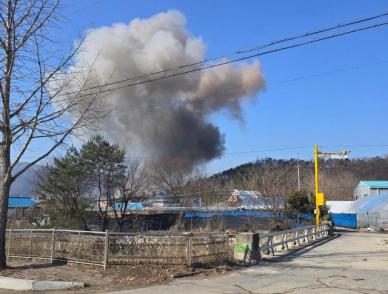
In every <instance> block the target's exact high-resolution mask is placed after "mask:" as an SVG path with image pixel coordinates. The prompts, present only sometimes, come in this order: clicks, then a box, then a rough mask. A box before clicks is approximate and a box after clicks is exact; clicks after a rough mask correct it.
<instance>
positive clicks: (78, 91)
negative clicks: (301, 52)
mask: <svg viewBox="0 0 388 294" xmlns="http://www.w3.org/2000/svg"><path fill="white" fill-rule="evenodd" d="M385 25H388V22H384V23H378V24H373V25H369V26H366V27H361V28H357V29H353V30H350V31H345V32H341V33H337V34H333V35H329V36H324V37H320V38H317V39H313V40H308V41H305V42H301V43H296V44H292V45H288V46H284V47H280V48H275V49H271V50H267V51H264V52H259V53H255V54H251V55H248V56H243V57H239V58H235V59H231V60H226V61H222V62H220V63H215V64H210V65H207V66H204V67H200V68H194V69H190V70H186V71H183V72H178V73H173V74H170V75H166V76H162V77H158V78H153V79H148V80H142V81H138V82H134V83H130V84H126V85H121V86H117V87H113V88H108V89H103V90H100V91H98V92H94V93H87V94H80V95H78V96H77V98H78V99H79V98H83V97H90V96H92V95H99V94H102V93H107V92H111V91H115V90H119V89H123V88H128V87H133V86H138V85H142V84H146V83H151V82H156V81H160V80H165V79H169V78H172V77H177V76H181V75H185V74H189V73H193V72H197V71H201V70H206V69H210V68H215V67H218V66H223V65H227V64H231V63H236V62H239V61H243V60H248V59H252V58H254V57H258V56H263V55H268V54H272V53H276V52H281V51H285V50H288V49H292V48H297V47H301V46H305V45H309V44H314V43H317V42H321V41H325V40H329V39H334V38H337V37H341V36H345V35H349V34H353V33H357V32H361V31H365V30H369V29H373V28H378V27H382V26H385ZM160 72H163V71H160ZM152 74H156V73H152ZM133 79H136V78H129V79H127V80H128V81H129V80H133ZM122 81H124V80H122ZM112 83H119V82H112ZM112 83H107V84H103V85H100V86H94V87H90V88H85V89H81V90H77V91H71V92H66V93H63V94H60V95H58V96H67V95H71V94H79V93H80V92H83V91H87V90H92V89H95V88H103V87H106V86H110V85H112ZM120 83H121V81H120ZM65 101H68V99H62V100H53V101H52V102H54V103H59V102H65Z"/></svg>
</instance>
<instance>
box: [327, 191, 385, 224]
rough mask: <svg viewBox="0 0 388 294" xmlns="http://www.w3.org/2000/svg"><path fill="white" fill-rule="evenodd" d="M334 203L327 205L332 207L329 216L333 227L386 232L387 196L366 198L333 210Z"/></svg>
mask: <svg viewBox="0 0 388 294" xmlns="http://www.w3.org/2000/svg"><path fill="white" fill-rule="evenodd" d="M333 202H335V201H331V203H330V204H329V203H328V206H330V207H332V208H333V209H331V215H332V218H333V222H334V225H337V226H344V227H353V228H356V227H358V228H371V229H376V230H378V229H384V230H388V194H385V195H377V196H368V197H364V198H361V199H358V200H356V201H349V202H348V203H347V204H346V205H343V204H344V203H342V205H341V210H340V211H338V210H336V209H335V206H336V205H335V203H333Z"/></svg>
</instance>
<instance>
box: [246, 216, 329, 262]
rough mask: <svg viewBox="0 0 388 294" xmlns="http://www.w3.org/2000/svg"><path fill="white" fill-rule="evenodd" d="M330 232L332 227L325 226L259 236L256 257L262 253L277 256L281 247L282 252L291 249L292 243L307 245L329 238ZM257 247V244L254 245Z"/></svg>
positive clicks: (312, 226) (313, 226)
mask: <svg viewBox="0 0 388 294" xmlns="http://www.w3.org/2000/svg"><path fill="white" fill-rule="evenodd" d="M329 232H330V226H329V225H327V224H323V225H311V226H304V227H300V228H295V229H291V230H286V231H280V232H274V233H264V234H258V238H257V243H258V244H256V246H253V247H256V248H253V250H252V251H255V249H256V255H258V257H259V258H260V257H261V253H265V254H267V255H269V254H271V255H272V256H273V255H275V251H276V249H278V247H280V249H281V250H284V249H289V245H290V243H292V245H298V246H300V245H301V242H303V243H305V244H307V243H309V242H310V241H312V240H317V239H321V238H324V237H327V236H328V235H329ZM253 245H255V244H253Z"/></svg>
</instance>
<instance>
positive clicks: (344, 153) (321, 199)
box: [314, 145, 350, 225]
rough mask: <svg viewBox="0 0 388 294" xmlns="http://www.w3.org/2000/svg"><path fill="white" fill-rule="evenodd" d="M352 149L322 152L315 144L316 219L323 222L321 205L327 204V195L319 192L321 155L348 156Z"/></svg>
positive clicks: (317, 222) (317, 221) (318, 222)
mask: <svg viewBox="0 0 388 294" xmlns="http://www.w3.org/2000/svg"><path fill="white" fill-rule="evenodd" d="M349 153H350V151H341V152H321V151H319V148H318V145H314V171H315V177H314V178H315V220H316V224H317V225H319V224H320V223H321V207H322V206H325V205H326V199H325V195H324V194H323V193H321V192H319V157H332V158H346V157H347V155H348V154H349Z"/></svg>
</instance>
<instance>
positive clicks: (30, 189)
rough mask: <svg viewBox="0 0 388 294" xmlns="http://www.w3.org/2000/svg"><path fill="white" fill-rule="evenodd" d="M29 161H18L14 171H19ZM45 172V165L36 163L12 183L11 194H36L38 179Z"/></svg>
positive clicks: (13, 195)
mask: <svg viewBox="0 0 388 294" xmlns="http://www.w3.org/2000/svg"><path fill="white" fill-rule="evenodd" d="M27 164H28V162H21V163H18V164H17V165H16V167H15V169H14V171H13V173H14V174H15V173H17V172H18V171H20V170H21V169H22V168H24V167H25V166H26V165H27ZM43 172H44V167H43V166H42V165H34V166H32V167H30V168H29V169H28V170H27V171H25V172H24V173H23V174H22V175H20V176H19V177H18V178H17V179H16V180H15V182H13V183H12V186H11V192H10V196H12V197H22V196H35V195H36V187H37V181H38V179H39V177H40V175H42V173H43Z"/></svg>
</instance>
